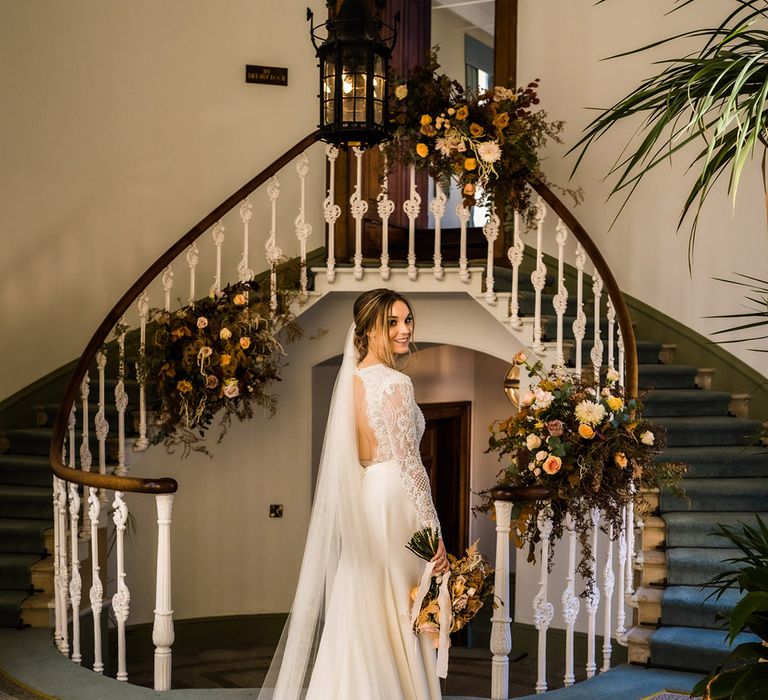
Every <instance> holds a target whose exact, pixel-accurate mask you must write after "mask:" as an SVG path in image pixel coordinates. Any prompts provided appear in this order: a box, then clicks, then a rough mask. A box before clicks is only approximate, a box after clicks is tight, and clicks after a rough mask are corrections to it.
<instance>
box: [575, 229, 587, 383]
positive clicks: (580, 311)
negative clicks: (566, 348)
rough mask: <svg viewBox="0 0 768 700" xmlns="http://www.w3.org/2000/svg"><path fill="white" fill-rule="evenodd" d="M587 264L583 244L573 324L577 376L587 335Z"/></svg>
mask: <svg viewBox="0 0 768 700" xmlns="http://www.w3.org/2000/svg"><path fill="white" fill-rule="evenodd" d="M586 262H587V254H586V253H585V252H584V248H582V246H581V243H578V244H577V245H576V271H577V272H576V320H575V321H574V322H573V337H574V338H575V340H576V358H575V364H574V367H575V370H576V372H575V373H576V376H578V377H580V376H581V366H582V363H583V360H582V357H581V355H582V346H583V342H584V336H585V335H586V334H587V316H586V314H585V313H584V265H586Z"/></svg>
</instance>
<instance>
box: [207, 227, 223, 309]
mask: <svg viewBox="0 0 768 700" xmlns="http://www.w3.org/2000/svg"><path fill="white" fill-rule="evenodd" d="M225 231H226V229H225V228H224V224H223V223H222V222H221V221H217V222H216V223H215V224H214V225H213V229H212V230H211V238H213V245H214V246H215V247H216V273H215V274H214V276H213V284H212V285H211V288H210V290H209V293H210V294H212V295H213V294H218V293H219V292H220V291H221V244H222V243H224V232H225Z"/></svg>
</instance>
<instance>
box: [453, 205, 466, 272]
mask: <svg viewBox="0 0 768 700" xmlns="http://www.w3.org/2000/svg"><path fill="white" fill-rule="evenodd" d="M456 216H457V217H459V226H460V231H461V233H460V237H459V279H460V280H461V281H462V282H469V270H468V269H467V224H468V223H469V209H468V208H467V207H465V206H464V205H463V204H459V205H458V206H457V207H456Z"/></svg>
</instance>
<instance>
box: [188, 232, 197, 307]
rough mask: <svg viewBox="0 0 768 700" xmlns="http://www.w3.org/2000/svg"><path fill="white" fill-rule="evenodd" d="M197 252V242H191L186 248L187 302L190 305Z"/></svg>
mask: <svg viewBox="0 0 768 700" xmlns="http://www.w3.org/2000/svg"><path fill="white" fill-rule="evenodd" d="M198 253H199V251H198V248H197V243H192V245H190V246H189V248H187V267H188V268H189V298H188V299H187V303H188V304H189V305H190V306H192V305H194V303H195V268H197V263H198V262H200V256H199V255H198Z"/></svg>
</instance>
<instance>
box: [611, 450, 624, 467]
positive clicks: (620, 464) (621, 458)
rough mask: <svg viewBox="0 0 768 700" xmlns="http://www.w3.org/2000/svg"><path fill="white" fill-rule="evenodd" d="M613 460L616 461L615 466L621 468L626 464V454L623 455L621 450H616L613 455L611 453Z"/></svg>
mask: <svg viewBox="0 0 768 700" xmlns="http://www.w3.org/2000/svg"><path fill="white" fill-rule="evenodd" d="M613 461H614V462H615V463H616V466H617V467H621V468H622V469H623V468H624V467H626V466H627V455H625V454H624V453H623V452H617V453H616V454H615V455H613Z"/></svg>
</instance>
